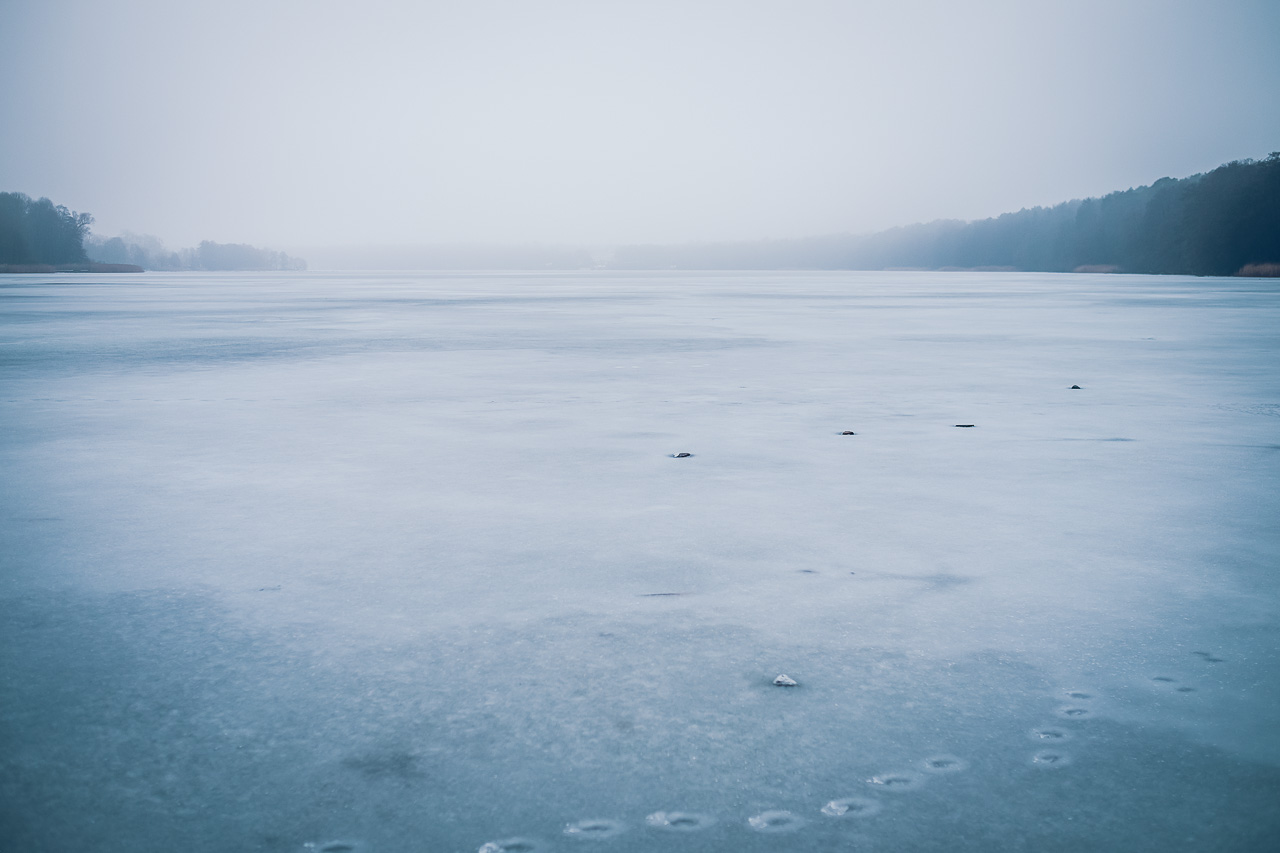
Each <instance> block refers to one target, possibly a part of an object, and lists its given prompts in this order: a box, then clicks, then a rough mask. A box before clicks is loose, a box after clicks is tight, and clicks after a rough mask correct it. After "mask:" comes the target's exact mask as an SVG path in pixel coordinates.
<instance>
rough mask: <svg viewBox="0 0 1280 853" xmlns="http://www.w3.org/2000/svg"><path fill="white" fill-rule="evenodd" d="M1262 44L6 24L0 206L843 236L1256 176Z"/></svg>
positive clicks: (1124, 30)
mask: <svg viewBox="0 0 1280 853" xmlns="http://www.w3.org/2000/svg"><path fill="white" fill-rule="evenodd" d="M1278 30H1280V9H1277V8H1276V7H1275V6H1274V5H1273V4H1267V3H1259V2H1236V3H1230V4H1225V5H1223V4H1218V5H1215V6H1212V7H1209V6H1203V5H1198V4H1190V3H1187V4H1168V3H1156V2H1133V3H1126V4H1123V5H1120V6H1115V5H1113V4H1103V3H1071V4H1067V3H1058V4H1052V5H1048V6H1038V7H1036V8H1028V7H1025V6H1024V5H1022V4H1015V3H1005V2H996V3H987V4H983V5H982V6H980V7H969V8H963V9H961V8H954V7H953V6H951V5H950V4H944V3H910V4H899V5H897V6H895V7H894V8H892V9H875V8H872V7H867V6H862V5H856V4H854V5H850V4H840V3H807V4H801V5H799V6H795V7H789V8H786V9H783V8H781V7H778V6H776V5H774V4H767V3H748V4H740V3H739V4H728V3H699V4H693V5H688V4H673V3H657V4H646V5H645V6H644V7H636V8H633V7H629V6H627V5H622V4H616V5H615V4H591V3H558V4H553V5H551V6H543V7H539V8H537V9H533V8H530V7H524V6H520V5H517V4H504V3H478V4H468V5H467V6H466V7H463V8H455V7H452V6H448V5H440V4H427V5H421V6H420V5H417V4H404V3H395V2H381V3H374V4H372V5H368V6H366V7H363V8H362V9H361V10H359V11H357V10H354V9H348V8H345V7H341V6H336V5H327V4H322V5H316V4H301V3H292V2H286V3H273V4H269V5H267V6H265V7H259V6H258V5H254V4H248V3H238V2H233V3H228V4H220V5H219V6H216V7H214V6H203V5H188V4H183V5H182V6H180V7H174V6H172V5H168V4H161V3H155V2H110V3H99V4H79V3H74V2H52V3H46V4H39V5H36V4H9V5H7V6H5V7H4V8H3V9H0V32H3V33H4V36H3V39H4V42H3V44H4V48H5V49H4V50H3V51H0V73H4V74H5V76H6V77H7V79H11V80H19V79H21V80H23V81H24V84H23V85H22V86H10V87H6V88H5V90H4V91H2V92H0V117H2V118H3V121H4V125H5V127H6V128H7V131H6V132H5V133H4V134H0V187H3V189H5V190H9V191H18V192H24V193H27V194H28V195H30V196H32V197H40V196H47V197H50V198H55V199H57V200H58V201H59V203H62V204H66V205H67V206H68V207H71V208H74V209H77V210H89V211H92V212H93V213H94V215H95V216H96V217H97V225H96V228H95V233H97V234H100V235H103V236H107V237H109V236H113V235H116V234H119V233H121V232H124V231H131V232H136V233H141V234H153V235H156V237H157V238H159V239H160V240H161V241H163V242H164V243H165V244H166V245H168V246H175V247H177V246H193V245H195V244H197V243H199V242H200V241H204V240H211V241H215V242H220V243H249V244H253V245H260V246H270V247H273V248H276V249H283V250H286V251H289V252H293V253H302V254H306V250H308V249H311V248H314V247H317V246H336V245H342V246H406V245H412V246H420V245H433V246H476V245H486V246H493V245H501V246H512V245H517V246H529V245H536V246H561V247H607V246H617V245H628V244H678V243H689V242H723V241H743V240H767V239H797V238H806V237H812V236H816V235H825V234H855V235H856V234H869V233H875V232H877V231H882V230H884V229H887V228H891V227H895V226H902V225H907V224H910V223H917V222H931V221H935V220H961V221H973V220H980V219H984V218H987V217H991V216H997V215H1000V214H1002V213H1006V212H1009V211H1016V210H1020V209H1023V208H1032V207H1036V206H1048V205H1053V204H1058V203H1060V202H1063V201H1066V200H1068V199H1075V198H1086V197H1093V196H1100V195H1103V194H1105V193H1107V192H1111V191H1114V190H1118V189H1123V188H1125V187H1137V186H1142V185H1146V184H1150V183H1152V182H1153V181H1155V180H1157V179H1159V178H1161V177H1164V176H1178V177H1180V176H1185V175H1191V174H1195V173H1199V172H1204V171H1207V170H1209V169H1212V168H1214V167H1216V166H1218V165H1220V164H1222V163H1226V162H1230V161H1233V160H1237V159H1242V158H1249V157H1261V156H1265V155H1266V153H1267V152H1269V151H1271V150H1274V149H1275V148H1276V147H1277V146H1276V141H1277V140H1278V139H1280V118H1278V117H1277V116H1276V115H1275V111H1274V110H1270V109H1267V105H1268V104H1269V103H1270V100H1271V98H1270V95H1269V93H1270V92H1273V91H1275V90H1276V89H1280V62H1277V60H1276V59H1275V56H1274V52H1273V51H1271V50H1270V49H1269V41H1270V38H1271V35H1272V34H1274V33H1275V32H1276V31H1278ZM50 57H56V60H57V61H56V62H52V63H51V62H48V61H47V59H48V58H50ZM32 68H40V72H39V73H38V74H33V73H31V72H30V69H32Z"/></svg>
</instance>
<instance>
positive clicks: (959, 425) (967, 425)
mask: <svg viewBox="0 0 1280 853" xmlns="http://www.w3.org/2000/svg"><path fill="white" fill-rule="evenodd" d="M956 426H958V427H965V428H966V429H967V428H969V427H971V426H973V424H956Z"/></svg>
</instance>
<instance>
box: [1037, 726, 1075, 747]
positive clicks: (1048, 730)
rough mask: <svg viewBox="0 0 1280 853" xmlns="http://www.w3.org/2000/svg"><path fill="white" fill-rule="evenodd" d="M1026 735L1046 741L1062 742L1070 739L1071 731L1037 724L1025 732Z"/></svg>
mask: <svg viewBox="0 0 1280 853" xmlns="http://www.w3.org/2000/svg"><path fill="white" fill-rule="evenodd" d="M1027 735H1028V737H1030V738H1031V739H1032V740H1038V741H1048V742H1049V743H1063V742H1065V741H1069V740H1071V732H1069V731H1067V730H1066V729H1060V728H1058V727H1057V726H1037V727H1036V728H1034V729H1032V730H1031V731H1029V732H1027Z"/></svg>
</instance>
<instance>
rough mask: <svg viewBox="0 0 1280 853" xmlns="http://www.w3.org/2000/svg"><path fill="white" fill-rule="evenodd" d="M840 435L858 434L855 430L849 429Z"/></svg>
mask: <svg viewBox="0 0 1280 853" xmlns="http://www.w3.org/2000/svg"><path fill="white" fill-rule="evenodd" d="M840 434H841V435H857V433H856V432H854V431H853V430H848V429H847V430H845V431H844V432H842V433H840Z"/></svg>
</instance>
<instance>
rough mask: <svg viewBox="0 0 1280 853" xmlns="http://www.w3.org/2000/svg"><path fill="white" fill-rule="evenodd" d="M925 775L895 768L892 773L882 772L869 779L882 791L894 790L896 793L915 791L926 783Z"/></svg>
mask: <svg viewBox="0 0 1280 853" xmlns="http://www.w3.org/2000/svg"><path fill="white" fill-rule="evenodd" d="M924 781H925V780H924V776H922V775H920V774H919V773H915V772H912V771H910V770H895V771H893V772H891V773H881V774H879V775H878V776H872V777H871V778H870V779H868V780H867V783H868V784H871V785H875V786H876V787H877V788H879V789H880V790H882V791H892V792H893V793H895V794H903V793H906V792H907V791H914V790H916V789H918V788H920V787H921V786H922V785H924Z"/></svg>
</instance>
